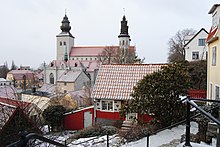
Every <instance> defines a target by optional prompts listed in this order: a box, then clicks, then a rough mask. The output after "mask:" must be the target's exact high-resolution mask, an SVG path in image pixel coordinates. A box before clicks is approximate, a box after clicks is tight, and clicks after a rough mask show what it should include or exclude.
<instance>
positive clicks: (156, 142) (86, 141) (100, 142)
mask: <svg viewBox="0 0 220 147" xmlns="http://www.w3.org/2000/svg"><path fill="white" fill-rule="evenodd" d="M185 129H186V127H185V125H179V126H178V127H175V128H173V129H167V130H164V131H162V132H159V133H157V134H155V135H152V136H150V141H149V142H150V144H149V146H150V147H159V146H161V145H164V144H168V143H170V142H171V141H173V140H175V139H180V138H181V135H183V134H185ZM190 132H191V133H193V134H196V133H197V132H198V125H197V123H195V122H191V128H190ZM70 135H73V134H72V133H70V134H68V133H64V134H63V135H59V137H57V138H56V139H55V140H56V141H58V142H60V143H64V141H65V140H66V139H67V138H68V136H70ZM49 138H51V137H49ZM106 140H107V136H106V135H105V136H101V137H90V138H80V139H78V140H75V141H72V142H71V143H69V144H68V146H69V147H71V146H74V147H85V146H88V147H90V146H93V147H104V146H107V142H106ZM121 141H122V140H121V139H120V138H119V137H118V136H117V135H113V136H109V146H110V147H120V146H121V147H144V146H146V143H147V138H146V137H145V138H143V139H140V140H138V141H135V142H130V143H127V144H123V145H122V142H121ZM183 144H184V143H182V144H180V145H178V143H177V146H176V147H182V146H183ZM191 145H192V146H193V147H211V146H209V145H205V144H204V143H202V144H195V143H191ZM213 146H215V145H213Z"/></svg>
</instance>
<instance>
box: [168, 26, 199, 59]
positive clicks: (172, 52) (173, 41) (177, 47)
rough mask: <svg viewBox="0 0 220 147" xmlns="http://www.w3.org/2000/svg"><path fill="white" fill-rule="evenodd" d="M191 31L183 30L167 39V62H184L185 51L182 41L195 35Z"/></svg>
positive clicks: (193, 31)
mask: <svg viewBox="0 0 220 147" xmlns="http://www.w3.org/2000/svg"><path fill="white" fill-rule="evenodd" d="M195 32H196V31H195V30H193V29H184V30H181V31H178V32H177V33H176V35H175V36H174V37H172V38H170V39H169V41H168V45H169V55H168V61H169V62H178V61H183V60H185V50H184V44H185V42H184V40H185V37H186V36H191V35H194V34H195Z"/></svg>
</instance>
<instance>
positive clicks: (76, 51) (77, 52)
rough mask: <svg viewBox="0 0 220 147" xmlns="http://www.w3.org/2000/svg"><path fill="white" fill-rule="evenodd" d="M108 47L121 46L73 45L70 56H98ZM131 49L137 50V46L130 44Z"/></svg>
mask: <svg viewBox="0 0 220 147" xmlns="http://www.w3.org/2000/svg"><path fill="white" fill-rule="evenodd" d="M106 47H113V48H114V49H118V48H119V46H78V47H72V49H71V52H70V56H71V57H77V56H80V57H82V56H89V57H91V56H94V57H97V56H98V55H99V54H100V53H102V51H103V50H104V49H105V48H106ZM130 51H133V52H134V51H135V46H130Z"/></svg>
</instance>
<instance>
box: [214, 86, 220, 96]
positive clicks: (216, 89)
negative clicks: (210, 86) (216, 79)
mask: <svg viewBox="0 0 220 147" xmlns="http://www.w3.org/2000/svg"><path fill="white" fill-rule="evenodd" d="M215 99H219V86H215Z"/></svg>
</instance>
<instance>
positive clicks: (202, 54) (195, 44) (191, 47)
mask: <svg viewBox="0 0 220 147" xmlns="http://www.w3.org/2000/svg"><path fill="white" fill-rule="evenodd" d="M207 36H208V34H207V33H206V32H205V31H204V30H202V31H201V32H200V33H199V34H198V35H197V36H196V37H195V38H194V39H193V40H192V41H191V42H189V44H188V45H187V46H186V47H185V51H186V52H185V60H187V61H195V60H193V59H192V52H199V60H201V59H202V60H205V59H206V51H207V46H199V39H206V38H207Z"/></svg>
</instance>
